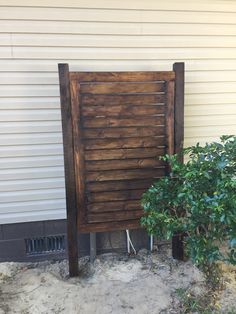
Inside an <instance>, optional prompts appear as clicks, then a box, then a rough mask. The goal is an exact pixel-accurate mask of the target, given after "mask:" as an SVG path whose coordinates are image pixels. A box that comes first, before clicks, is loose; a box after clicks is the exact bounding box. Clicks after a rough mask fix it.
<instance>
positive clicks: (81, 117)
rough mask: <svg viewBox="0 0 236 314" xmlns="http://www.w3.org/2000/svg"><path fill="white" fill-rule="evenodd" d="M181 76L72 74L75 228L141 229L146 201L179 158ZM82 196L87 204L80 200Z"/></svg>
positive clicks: (173, 73) (158, 73) (133, 73)
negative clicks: (169, 156) (166, 158)
mask: <svg viewBox="0 0 236 314" xmlns="http://www.w3.org/2000/svg"><path fill="white" fill-rule="evenodd" d="M175 78H176V72H175V70H173V71H167V72H71V73H70V79H71V95H72V97H71V105H72V108H73V113H72V116H73V130H74V133H73V135H74V137H73V141H74V158H75V163H76V168H75V171H76V191H77V208H78V210H79V215H78V220H77V225H78V228H79V230H80V232H98V231H105V230H114V229H116V230H117V229H120V228H123V229H124V228H125V229H126V228H135V227H138V226H139V219H140V217H141V216H142V215H143V210H142V208H141V204H140V198H141V196H142V194H143V192H144V191H146V190H147V188H148V187H149V186H150V185H151V184H152V183H153V182H154V181H155V180H157V179H158V178H160V177H162V176H164V175H165V174H166V169H167V168H166V163H164V162H163V161H160V160H159V157H160V156H163V155H164V154H165V153H166V152H168V153H173V152H174V151H175V141H176V137H174V128H175V126H176V121H175V119H174V118H175V107H174V102H175V101H176V96H175V92H176V86H175ZM82 194H83V197H82Z"/></svg>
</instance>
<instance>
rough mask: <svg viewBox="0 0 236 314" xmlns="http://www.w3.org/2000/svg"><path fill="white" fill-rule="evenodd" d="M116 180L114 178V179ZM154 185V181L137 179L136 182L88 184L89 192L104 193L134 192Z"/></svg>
mask: <svg viewBox="0 0 236 314" xmlns="http://www.w3.org/2000/svg"><path fill="white" fill-rule="evenodd" d="M113 180H114V178H113ZM152 183H153V179H141V178H138V179H135V180H123V181H122V180H121V181H100V182H88V183H87V184H86V187H87V191H89V192H103V191H119V190H134V189H147V188H148V187H149V186H151V184H152Z"/></svg>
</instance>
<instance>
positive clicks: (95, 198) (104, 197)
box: [87, 189, 145, 203]
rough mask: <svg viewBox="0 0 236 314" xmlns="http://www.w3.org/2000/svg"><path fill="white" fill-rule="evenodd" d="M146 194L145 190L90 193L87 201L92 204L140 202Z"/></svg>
mask: <svg viewBox="0 0 236 314" xmlns="http://www.w3.org/2000/svg"><path fill="white" fill-rule="evenodd" d="M144 192H145V189H142V190H121V191H113V192H107V191H106V192H99V193H88V194H87V200H88V202H91V203H97V202H108V201H125V200H139V199H140V198H141V196H142V194H143V193H144Z"/></svg>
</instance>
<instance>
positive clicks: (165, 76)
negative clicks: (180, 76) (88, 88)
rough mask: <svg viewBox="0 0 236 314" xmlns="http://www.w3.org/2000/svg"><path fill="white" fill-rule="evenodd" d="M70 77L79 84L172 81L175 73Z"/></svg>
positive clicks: (102, 73)
mask: <svg viewBox="0 0 236 314" xmlns="http://www.w3.org/2000/svg"><path fill="white" fill-rule="evenodd" d="M70 77H71V79H72V80H78V81H80V82H138V81H143V82H146V81H167V80H171V79H174V78H175V72H174V71H163V72H152V71H150V72H99V73H98V72H97V73H96V72H79V73H78V72H71V73H70Z"/></svg>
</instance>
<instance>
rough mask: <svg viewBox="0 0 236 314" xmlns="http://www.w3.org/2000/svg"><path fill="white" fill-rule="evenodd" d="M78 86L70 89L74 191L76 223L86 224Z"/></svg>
mask: <svg viewBox="0 0 236 314" xmlns="http://www.w3.org/2000/svg"><path fill="white" fill-rule="evenodd" d="M79 88H80V86H79V84H78V82H76V81H72V82H71V85H70V89H71V108H72V109H71V110H72V125H73V140H74V156H75V172H76V191H77V195H76V196H77V209H78V215H77V220H78V223H79V224H81V223H86V210H85V208H86V202H85V162H84V145H83V141H82V135H81V127H80V124H81V122H80V121H81V110H80V104H79V97H78V93H79Z"/></svg>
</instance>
